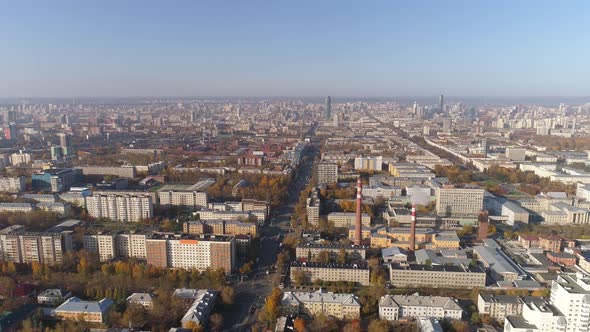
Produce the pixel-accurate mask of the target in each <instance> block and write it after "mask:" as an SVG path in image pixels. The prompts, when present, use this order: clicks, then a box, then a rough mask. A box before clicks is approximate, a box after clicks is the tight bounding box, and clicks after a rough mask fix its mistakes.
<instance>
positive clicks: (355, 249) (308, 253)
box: [295, 243, 367, 260]
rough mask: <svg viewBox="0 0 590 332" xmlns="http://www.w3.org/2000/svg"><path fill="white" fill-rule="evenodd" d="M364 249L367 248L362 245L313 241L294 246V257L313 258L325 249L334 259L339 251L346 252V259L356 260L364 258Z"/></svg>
mask: <svg viewBox="0 0 590 332" xmlns="http://www.w3.org/2000/svg"><path fill="white" fill-rule="evenodd" d="M366 250H367V248H365V247H363V246H355V245H349V246H343V245H341V244H339V243H337V244H315V243H307V244H299V245H297V247H296V248H295V258H296V259H300V258H303V259H308V260H309V259H313V258H315V257H316V256H317V255H319V254H320V253H321V252H323V251H326V252H328V253H330V259H332V260H336V259H337V258H338V256H339V255H340V253H341V252H344V253H346V257H347V259H350V260H357V259H365V257H366Z"/></svg>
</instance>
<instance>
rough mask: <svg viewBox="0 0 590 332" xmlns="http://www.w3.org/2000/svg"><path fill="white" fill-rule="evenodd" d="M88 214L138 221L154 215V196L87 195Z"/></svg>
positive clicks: (122, 194) (98, 217)
mask: <svg viewBox="0 0 590 332" xmlns="http://www.w3.org/2000/svg"><path fill="white" fill-rule="evenodd" d="M86 209H87V210H88V214H89V215H90V216H92V217H93V218H96V219H110V220H115V221H123V222H137V221H140V220H141V219H150V218H152V217H153V216H154V206H153V200H152V196H151V195H149V194H146V193H142V192H138V193H131V192H124V193H116V192H114V193H106V192H104V193H98V194H97V193H95V194H94V195H92V196H88V197H86Z"/></svg>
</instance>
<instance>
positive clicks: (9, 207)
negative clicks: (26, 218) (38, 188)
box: [0, 203, 34, 213]
mask: <svg viewBox="0 0 590 332" xmlns="http://www.w3.org/2000/svg"><path fill="white" fill-rule="evenodd" d="M33 209H34V206H33V204H31V203H0V212H25V213H26V212H31V211H33Z"/></svg>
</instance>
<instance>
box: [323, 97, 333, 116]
mask: <svg viewBox="0 0 590 332" xmlns="http://www.w3.org/2000/svg"><path fill="white" fill-rule="evenodd" d="M331 116H332V98H330V96H328V98H326V106H325V107H324V118H326V119H329V118H330V117H331Z"/></svg>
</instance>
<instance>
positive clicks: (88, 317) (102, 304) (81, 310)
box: [55, 296, 113, 323]
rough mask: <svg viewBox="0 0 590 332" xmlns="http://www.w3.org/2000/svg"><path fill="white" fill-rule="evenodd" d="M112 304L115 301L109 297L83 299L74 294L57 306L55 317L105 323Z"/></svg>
mask: <svg viewBox="0 0 590 332" xmlns="http://www.w3.org/2000/svg"><path fill="white" fill-rule="evenodd" d="M112 305H113V301H112V300H110V299H107V298H104V299H102V300H100V301H82V300H80V299H79V298H77V297H75V296H74V297H70V298H69V299H67V300H66V301H65V302H64V303H62V304H61V305H60V306H59V307H57V308H55V317H56V318H58V319H63V320H73V321H84V322H89V323H104V322H105V320H106V317H107V314H108V311H109V310H110V308H111V306H112Z"/></svg>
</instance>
